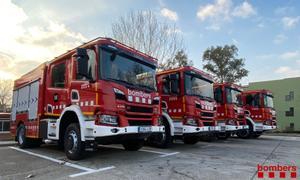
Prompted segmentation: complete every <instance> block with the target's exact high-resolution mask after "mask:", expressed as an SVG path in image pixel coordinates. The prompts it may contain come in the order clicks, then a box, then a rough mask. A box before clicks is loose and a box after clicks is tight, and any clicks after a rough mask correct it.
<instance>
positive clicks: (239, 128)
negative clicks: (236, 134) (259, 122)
mask: <svg viewBox="0 0 300 180" xmlns="http://www.w3.org/2000/svg"><path fill="white" fill-rule="evenodd" d="M244 129H249V126H248V125H240V126H238V130H244Z"/></svg>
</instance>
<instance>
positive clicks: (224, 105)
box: [224, 104, 227, 116]
mask: <svg viewBox="0 0 300 180" xmlns="http://www.w3.org/2000/svg"><path fill="white" fill-rule="evenodd" d="M224 108H225V116H227V106H226V104H225V105H224Z"/></svg>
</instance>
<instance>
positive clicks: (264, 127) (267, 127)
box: [263, 125, 276, 131]
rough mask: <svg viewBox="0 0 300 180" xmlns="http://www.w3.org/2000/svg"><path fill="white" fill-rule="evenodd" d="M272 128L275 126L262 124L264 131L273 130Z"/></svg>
mask: <svg viewBox="0 0 300 180" xmlns="http://www.w3.org/2000/svg"><path fill="white" fill-rule="evenodd" d="M273 129H276V126H269V125H264V126H263V130H264V131H267V130H273Z"/></svg>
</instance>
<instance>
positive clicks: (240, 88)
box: [214, 82, 243, 91]
mask: <svg viewBox="0 0 300 180" xmlns="http://www.w3.org/2000/svg"><path fill="white" fill-rule="evenodd" d="M217 86H226V87H230V88H233V89H238V90H240V91H243V88H242V87H241V86H239V85H237V84H234V83H230V82H223V83H214V87H217Z"/></svg>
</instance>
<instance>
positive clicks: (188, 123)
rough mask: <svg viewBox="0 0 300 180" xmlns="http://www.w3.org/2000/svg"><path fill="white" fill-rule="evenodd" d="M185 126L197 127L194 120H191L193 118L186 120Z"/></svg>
mask: <svg viewBox="0 0 300 180" xmlns="http://www.w3.org/2000/svg"><path fill="white" fill-rule="evenodd" d="M186 124H187V125H191V126H197V122H196V120H195V119H193V118H188V119H187V120H186Z"/></svg>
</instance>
